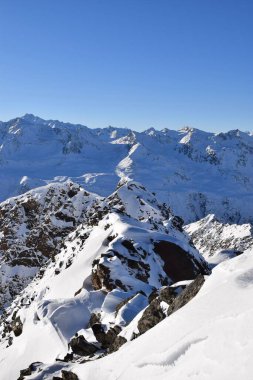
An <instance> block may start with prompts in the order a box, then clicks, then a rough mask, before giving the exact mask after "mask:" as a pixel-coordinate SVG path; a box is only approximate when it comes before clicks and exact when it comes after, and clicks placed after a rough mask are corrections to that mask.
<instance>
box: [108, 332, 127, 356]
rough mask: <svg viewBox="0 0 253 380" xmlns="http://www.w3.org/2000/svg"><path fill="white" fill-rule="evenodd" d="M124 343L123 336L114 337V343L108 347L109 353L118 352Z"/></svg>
mask: <svg viewBox="0 0 253 380" xmlns="http://www.w3.org/2000/svg"><path fill="white" fill-rule="evenodd" d="M126 342H127V340H126V338H124V337H123V336H120V335H118V336H117V337H116V339H115V340H114V342H113V343H112V345H111V346H110V348H109V353H112V352H115V351H118V349H119V348H120V347H121V346H123V344H125V343H126Z"/></svg>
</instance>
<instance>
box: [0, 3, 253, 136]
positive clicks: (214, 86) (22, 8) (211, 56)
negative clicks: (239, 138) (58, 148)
mask: <svg viewBox="0 0 253 380" xmlns="http://www.w3.org/2000/svg"><path fill="white" fill-rule="evenodd" d="M25 113H33V114H35V115H37V116H40V117H42V118H46V119H49V118H53V119H60V120H62V121H70V122H75V123H82V124H85V125H87V126H89V127H105V126H108V125H109V124H110V125H113V126H118V127H128V128H133V129H136V130H143V129H146V128H149V127H155V128H157V129H161V128H164V127H167V128H172V129H177V128H180V127H182V126H184V125H190V126H193V127H196V128H200V129H204V130H210V131H221V130H224V131H225V130H229V129H235V128H239V129H242V130H253V1H252V0H0V120H4V121H5V120H8V119H11V118H14V117H16V116H21V115H23V114H25Z"/></svg>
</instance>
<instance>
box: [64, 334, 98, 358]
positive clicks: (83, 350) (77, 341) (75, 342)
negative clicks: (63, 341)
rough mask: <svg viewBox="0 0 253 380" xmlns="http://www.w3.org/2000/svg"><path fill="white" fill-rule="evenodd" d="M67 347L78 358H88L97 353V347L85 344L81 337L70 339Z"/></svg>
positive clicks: (85, 341)
mask: <svg viewBox="0 0 253 380" xmlns="http://www.w3.org/2000/svg"><path fill="white" fill-rule="evenodd" d="M69 346H70V348H71V350H72V351H73V353H74V354H76V355H79V356H89V355H92V354H94V353H95V352H96V351H98V347H96V346H95V345H94V344H92V343H89V342H87V340H86V339H85V338H84V336H83V335H79V336H78V337H75V338H72V339H71V341H70V342H69Z"/></svg>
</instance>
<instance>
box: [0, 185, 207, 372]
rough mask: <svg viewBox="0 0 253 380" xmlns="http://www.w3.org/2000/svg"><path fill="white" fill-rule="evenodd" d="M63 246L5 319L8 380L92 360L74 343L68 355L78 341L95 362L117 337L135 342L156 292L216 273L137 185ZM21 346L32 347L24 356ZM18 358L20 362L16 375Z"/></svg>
mask: <svg viewBox="0 0 253 380" xmlns="http://www.w3.org/2000/svg"><path fill="white" fill-rule="evenodd" d="M59 186H60V187H61V186H62V185H59ZM73 186H74V185H73V184H72V188H73ZM79 190H80V188H79ZM80 191H82V190H80ZM40 192H42V190H40ZM27 194H29V193H27ZM130 194H131V195H130ZM29 195H30V194H29ZM29 195H25V196H26V197H27V196H28V197H29ZM86 196H87V195H83V198H84V199H85V197H86ZM23 197H24V196H20V197H18V199H20V198H21V199H22V198H23ZM73 198H74V197H72V198H71V199H73ZM16 199H17V198H15V200H16ZM81 204H82V203H81ZM95 208H96V210H95ZM131 214H132V215H131ZM91 227H92V228H91ZM63 241H64V244H63V246H62V248H61V249H60V253H59V254H57V255H56V256H55V257H54V260H53V261H52V260H51V261H49V262H48V263H47V264H46V265H45V266H44V267H42V270H40V271H39V273H38V274H37V276H35V278H34V279H33V280H32V282H30V284H29V285H28V286H27V287H26V288H25V289H24V290H23V291H21V293H20V295H19V296H17V297H16V298H15V299H14V301H13V302H12V304H11V305H10V307H9V308H7V309H6V311H5V313H4V314H3V318H2V327H1V335H2V343H1V346H2V351H1V354H0V355H3V356H1V360H3V361H4V363H5V365H4V366H5V368H6V372H4V374H5V375H4V376H6V377H5V378H6V379H7V378H8V376H9V378H10V379H11V378H15V376H16V377H17V375H18V373H19V371H20V370H21V369H23V368H26V367H27V366H28V365H29V364H31V363H32V362H34V361H40V362H42V364H40V366H39V367H40V368H45V366H46V368H47V367H48V365H53V366H54V365H55V359H56V358H60V359H64V357H65V356H66V355H67V354H68V355H71V358H72V359H71V360H72V361H74V362H75V361H77V362H78V361H82V357H83V356H85V355H84V354H83V353H82V355H81V356H80V351H75V347H74V346H73V343H72V346H73V347H72V346H71V347H72V350H73V352H72V353H71V350H70V351H69V348H68V345H69V344H71V342H72V340H73V339H77V338H73V337H74V335H75V334H76V335H78V337H80V338H78V339H85V342H87V343H85V344H86V345H87V344H88V345H89V346H88V348H89V349H91V348H92V347H93V348H92V349H93V350H95V357H94V358H97V357H99V356H101V355H104V353H105V351H106V350H107V349H108V347H110V346H111V344H112V343H113V341H111V340H110V339H111V335H112V334H114V336H113V339H114V340H115V338H116V337H117V335H118V334H119V332H121V337H127V339H133V338H134V337H135V335H134V334H133V332H132V333H131V332H130V330H131V328H130V330H129V329H128V330H126V331H125V330H124V329H125V328H127V326H128V325H129V324H130V323H131V321H132V320H133V319H134V318H135V317H136V316H137V315H138V314H139V313H141V312H143V310H144V309H145V308H146V307H147V306H148V304H149V298H148V297H149V295H150V294H151V293H152V292H154V291H155V290H159V289H161V288H163V287H164V286H167V287H168V285H170V284H172V283H175V282H177V281H180V280H185V279H187V280H192V279H194V278H195V277H196V276H197V275H198V274H199V273H205V274H209V273H210V271H209V269H208V266H207V264H206V262H205V260H204V259H203V258H202V257H201V256H200V255H199V253H198V251H197V250H196V249H195V248H194V247H193V246H192V245H191V244H190V242H189V238H188V236H187V234H185V233H184V232H183V231H182V228H181V224H180V219H178V218H176V217H174V216H173V215H172V214H171V212H170V211H169V210H168V209H167V208H166V206H165V205H160V204H159V203H158V202H157V200H156V199H155V197H154V196H153V195H152V194H151V193H149V192H148V191H147V190H146V189H145V188H144V187H143V186H142V185H140V184H137V183H133V182H132V183H127V184H125V185H122V186H121V187H120V188H119V189H118V190H117V191H116V192H115V193H113V194H112V195H111V196H109V197H108V198H107V199H104V200H103V201H102V200H101V201H100V203H99V206H96V207H94V213H93V214H92V215H91V217H90V219H86V222H82V224H80V225H79V226H78V227H77V228H76V230H75V231H73V232H71V233H70V234H69V235H68V236H65V237H63ZM161 244H162V245H161ZM164 254H166V255H165V256H164ZM175 255H176V256H175ZM166 257H167V258H166ZM170 257H171V258H172V259H173V260H172V261H171V259H170ZM177 257H178V259H177V260H179V263H181V262H182V263H183V262H184V270H183V271H182V269H181V267H180V265H179V267H177V266H173V265H174V262H176V261H177V260H176V258H177ZM180 289H181V288H180ZM157 302H158V301H157ZM164 304H165V305H167V303H164ZM166 308H168V305H167V306H166ZM164 310H165V309H164ZM164 313H165V312H164ZM92 316H93V317H92ZM91 317H92V318H93V319H94V318H95V319H96V323H95V324H94V326H95V325H96V326H95V327H94V326H93V325H91ZM164 317H165V314H164V315H163V318H164ZM96 328H97V329H98V328H99V329H100V330H101V331H96ZM124 331H125V332H124ZM107 334H109V335H107ZM82 337H83V338H82ZM71 339H72V340H71ZM119 339H120V338H119ZM124 339H126V338H124ZM35 345H36V350H34V349H33V347H35ZM21 346H22V347H26V348H24V349H23V350H24V351H23V355H22V356H21V357H20V355H18V352H19V350H20V347H21ZM6 347H8V348H7V349H6ZM94 347H95V348H94ZM68 352H69V353H68ZM13 356H15V357H17V360H16V364H15V366H12V369H11V370H10V363H11V361H12V358H13ZM86 356H87V357H89V356H90V355H88V353H87V354H86ZM8 363H9V364H8ZM43 363H44V364H43Z"/></svg>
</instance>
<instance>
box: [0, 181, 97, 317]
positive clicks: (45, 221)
mask: <svg viewBox="0 0 253 380" xmlns="http://www.w3.org/2000/svg"><path fill="white" fill-rule="evenodd" d="M98 199H99V198H97V199H96V197H95V196H94V195H91V194H89V193H87V192H86V191H85V190H84V189H82V188H80V186H79V185H77V184H74V183H71V182H67V183H64V184H52V185H50V186H45V187H43V188H39V189H37V190H32V191H30V192H28V193H26V194H24V195H21V196H18V197H16V198H11V199H9V200H7V201H5V202H3V203H1V204H0V232H1V234H0V256H1V263H0V278H1V286H0V311H1V308H2V307H4V306H6V305H7V304H8V302H10V301H11V300H12V299H13V298H14V297H15V295H16V294H18V293H19V292H20V291H21V290H22V289H23V288H24V287H25V286H26V285H27V284H28V283H29V282H30V281H31V280H32V278H33V277H34V275H35V274H36V273H37V272H38V270H39V268H40V267H41V266H42V265H44V264H45V263H46V262H47V260H48V259H50V258H51V259H54V256H55V255H56V254H57V253H58V252H59V249H60V247H61V245H62V242H63V239H64V238H65V237H66V236H67V235H68V234H69V233H70V232H71V231H73V230H74V229H76V227H77V225H78V224H80V223H81V222H85V221H86V222H87V221H88V219H89V217H90V214H89V212H90V211H91V210H92V211H91V213H94V209H93V208H94V207H95V204H96V202H97V200H98ZM17 268H20V270H19V272H21V274H22V275H21V276H18V275H17V274H16V273H17Z"/></svg>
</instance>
